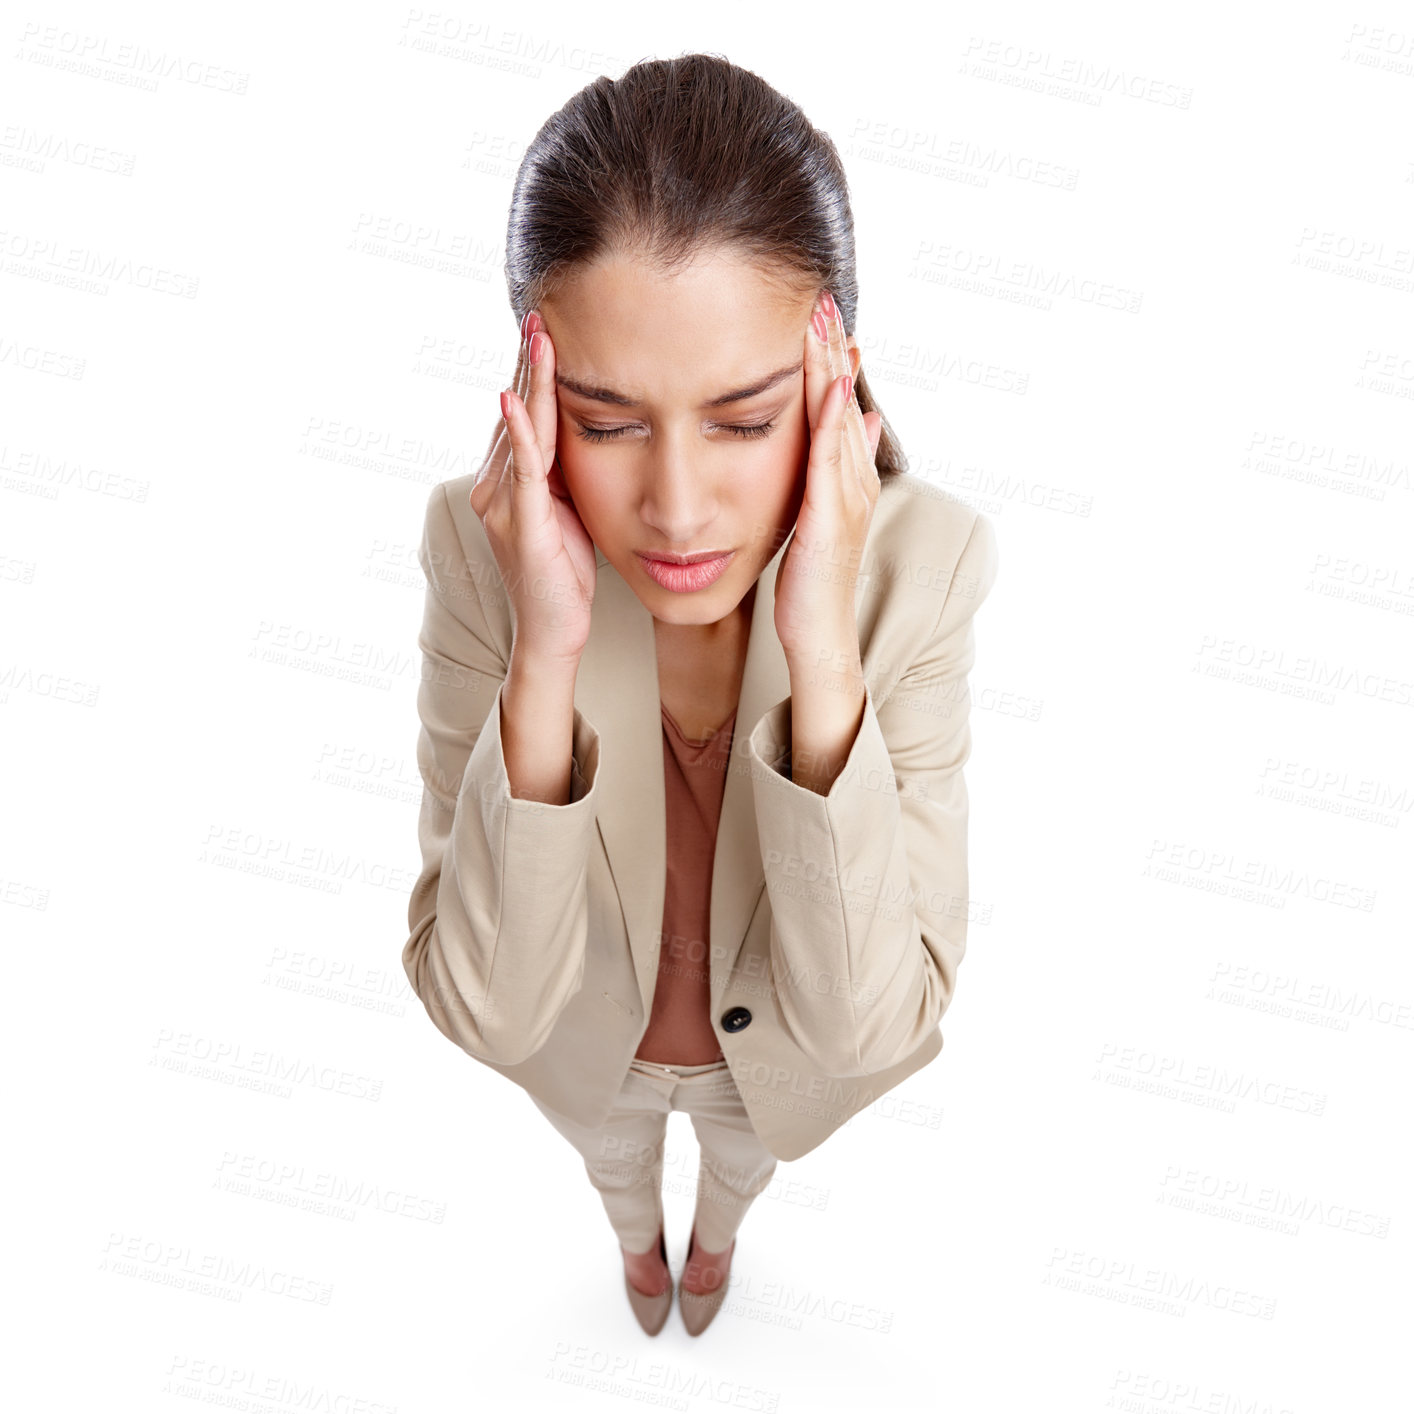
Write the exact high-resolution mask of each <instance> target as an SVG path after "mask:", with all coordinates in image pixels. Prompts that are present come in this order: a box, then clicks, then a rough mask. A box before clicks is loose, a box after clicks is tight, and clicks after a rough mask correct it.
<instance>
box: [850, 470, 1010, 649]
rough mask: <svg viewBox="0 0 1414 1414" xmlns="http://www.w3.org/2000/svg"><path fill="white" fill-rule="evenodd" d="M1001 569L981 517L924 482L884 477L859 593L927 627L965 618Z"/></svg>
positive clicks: (993, 533)
mask: <svg viewBox="0 0 1414 1414" xmlns="http://www.w3.org/2000/svg"><path fill="white" fill-rule="evenodd" d="M998 563H999V553H998V547H997V534H996V529H995V527H994V526H993V525H992V522H991V520H990V519H989V518H988V517H987V516H986V515H984V514H983V513H982V512H980V511H978V510H976V509H975V508H974V507H972V506H969V505H968V504H967V503H966V502H965V501H962V500H960V499H959V498H958V497H956V496H954V495H953V494H952V493H951V492H949V491H946V490H944V489H943V488H942V487H939V486H935V485H933V484H932V483H931V482H929V481H925V480H924V479H923V478H922V477H918V476H914V475H911V474H909V473H904V474H903V475H901V476H891V477H886V478H885V479H884V481H883V483H882V484H881V486H880V488H879V499H878V502H877V504H876V505H875V507H874V519H873V521H872V522H871V524H870V527H869V539H868V541H867V543H866V546H865V553H864V560H863V563H862V565H861V566H860V570H861V577H864V579H865V583H864V589H863V593H864V594H865V595H866V596H869V597H874V598H876V599H879V600H882V601H883V602H885V603H889V604H894V603H897V604H899V605H900V607H904V608H906V609H908V610H909V611H910V613H911V614H913V615H917V616H918V617H920V618H923V619H924V621H925V622H928V623H940V622H941V621H942V619H943V617H944V614H946V615H947V617H948V619H949V620H954V619H957V618H966V617H969V616H970V614H971V613H972V612H974V611H975V610H976V608H977V606H978V605H979V604H980V603H981V602H982V600H983V599H984V598H985V597H986V596H987V594H988V592H989V591H990V590H991V588H992V584H993V582H994V580H995V579H996V575H997V568H998Z"/></svg>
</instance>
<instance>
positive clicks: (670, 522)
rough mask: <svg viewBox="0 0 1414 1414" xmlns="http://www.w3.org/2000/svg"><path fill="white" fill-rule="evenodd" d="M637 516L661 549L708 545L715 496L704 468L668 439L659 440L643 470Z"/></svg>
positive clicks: (715, 516)
mask: <svg viewBox="0 0 1414 1414" xmlns="http://www.w3.org/2000/svg"><path fill="white" fill-rule="evenodd" d="M646 476H647V480H646V483H645V485H644V489H643V496H642V501H641V503H640V506H639V512H638V513H639V517H640V519H641V520H642V521H643V523H644V524H645V525H649V526H652V528H653V530H654V531H655V532H656V533H657V535H658V538H659V540H660V541H661V542H662V548H663V549H665V550H677V551H681V552H683V553H688V552H691V551H693V550H705V549H707V548H708V545H707V536H708V533H709V531H710V529H711V526H712V524H713V522H714V521H715V520H716V518H717V496H716V492H715V489H714V488H713V485H712V482H711V480H710V478H709V477H708V475H707V472H706V468H705V467H702V466H701V465H700V464H698V463H696V462H695V461H694V460H693V458H692V457H691V456H689V455H687V453H686V452H685V451H684V449H683V448H682V447H681V446H674V445H673V443H672V441H671V439H667V438H665V439H663V441H661V442H660V443H659V446H658V449H657V451H656V454H655V455H654V456H653V457H652V458H651V459H650V461H649V463H648V466H647V469H646Z"/></svg>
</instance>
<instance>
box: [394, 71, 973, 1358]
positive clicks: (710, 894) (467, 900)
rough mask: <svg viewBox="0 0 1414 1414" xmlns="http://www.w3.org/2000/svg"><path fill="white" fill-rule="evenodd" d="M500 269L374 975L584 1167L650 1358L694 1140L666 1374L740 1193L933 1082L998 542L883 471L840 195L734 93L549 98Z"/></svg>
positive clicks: (713, 1292) (778, 116) (885, 447)
mask: <svg viewBox="0 0 1414 1414" xmlns="http://www.w3.org/2000/svg"><path fill="white" fill-rule="evenodd" d="M506 269H507V276H508V283H509V288H510V296H511V305H512V308H513V309H514V310H515V313H516V314H517V316H518V317H519V318H520V319H521V344H520V355H519V359H518V362H517V365H516V373H515V380H514V387H513V389H512V390H508V391H507V392H506V393H503V394H502V398H501V410H502V418H501V421H500V422H499V423H498V425H497V428H496V432H495V435H494V437H493V439H492V443H491V447H490V449H489V451H488V454H487V457H486V460H485V463H484V465H483V466H482V468H481V469H480V471H479V472H478V473H477V475H476V476H475V477H464V478H459V479H457V480H453V481H450V482H447V483H444V484H443V485H441V486H438V487H437V488H436V489H435V490H434V491H433V493H432V495H431V497H430V499H429V501H428V505H427V513H426V522H425V529H424V538H423V544H422V549H421V562H422V566H423V569H424V572H425V573H426V575H427V580H428V591H427V597H426V608H425V618H424V624H423V630H422V634H421V636H420V639H419V642H420V645H421V648H422V651H423V655H424V670H423V681H422V683H421V686H420V688H419V693H418V711H419V715H420V717H421V721H422V731H421V734H420V736H419V741H418V764H419V767H420V769H421V772H422V775H423V779H424V782H425V786H426V790H425V794H424V803H423V813H422V816H421V819H420V823H419V837H420V843H421V849H422V856H423V869H422V872H421V875H420V877H419V879H418V881H417V885H416V888H415V889H414V891H413V894H412V899H411V902H410V905H409V911H408V921H409V925H410V927H411V935H410V937H409V938H408V940H407V943H406V946H405V948H404V950H403V963H404V966H405V968H406V970H407V974H408V977H409V979H410V981H411V983H412V985H413V987H414V989H415V990H416V992H417V994H418V996H419V997H420V998H421V999H422V1001H423V1003H424V1004H425V1006H426V1007H427V1010H428V1013H429V1014H430V1016H431V1017H432V1020H433V1021H434V1022H435V1023H436V1025H437V1026H438V1027H439V1029H440V1030H441V1031H442V1032H443V1033H444V1034H445V1035H446V1036H447V1037H449V1038H450V1039H451V1040H453V1041H455V1042H456V1043H457V1044H458V1045H459V1046H461V1047H462V1048H463V1049H464V1050H465V1051H467V1053H468V1054H470V1055H471V1056H473V1057H474V1058H475V1059H477V1060H479V1061H481V1062H482V1063H484V1064H486V1065H488V1066H490V1067H491V1068H492V1069H494V1070H497V1071H499V1072H500V1073H501V1074H503V1075H505V1076H506V1077H507V1078H508V1079H510V1080H513V1081H514V1082H515V1083H517V1084H518V1085H520V1086H522V1087H523V1088H524V1089H525V1090H526V1091H527V1092H528V1093H529V1094H530V1096H531V1098H532V1099H533V1100H534V1102H535V1104H536V1105H537V1107H538V1108H539V1109H540V1111H541V1113H542V1114H544V1115H545V1117H546V1118H547V1119H548V1120H549V1121H550V1123H551V1124H553V1125H554V1126H555V1127H556V1128H557V1129H559V1130H560V1132H561V1133H562V1134H564V1135H565V1137H566V1138H567V1139H568V1140H569V1141H570V1142H571V1143H572V1144H573V1145H574V1146H575V1148H576V1149H577V1150H578V1151H579V1152H580V1154H581V1155H582V1156H583V1158H584V1162H585V1167H586V1170H587V1172H588V1175H589V1178H590V1181H591V1182H592V1183H593V1184H594V1186H595V1187H596V1188H597V1189H598V1191H599V1193H600V1196H601V1198H602V1200H603V1203H604V1207H605V1211H606V1213H607V1215H608V1217H609V1220H610V1222H611V1223H612V1225H613V1227H614V1229H615V1232H616V1234H617V1235H618V1237H619V1242H620V1246H621V1249H622V1251H623V1259H624V1279H625V1286H626V1288H627V1292H628V1297H629V1301H630V1304H631V1305H632V1307H633V1310H634V1312H635V1313H636V1315H637V1316H638V1319H639V1321H640V1322H641V1323H642V1325H643V1327H644V1329H645V1330H647V1331H648V1332H649V1333H650V1334H654V1333H656V1332H657V1331H658V1330H660V1329H661V1328H662V1326H663V1323H664V1321H665V1320H666V1319H667V1315H668V1312H669V1309H670V1307H671V1305H672V1300H673V1286H672V1280H671V1273H670V1270H669V1268H668V1263H667V1245H666V1239H665V1234H664V1232H663V1227H662V1216H663V1206H662V1198H661V1187H660V1185H661V1175H662V1143H663V1137H664V1134H665V1128H666V1123H667V1115H668V1114H669V1112H670V1111H672V1110H674V1109H677V1110H684V1111H686V1112H687V1113H688V1114H689V1115H691V1117H692V1122H693V1126H694V1129H695V1132H696V1134H697V1138H698V1141H699V1145H700V1148H701V1167H700V1171H699V1182H698V1197H697V1207H696V1213H695V1220H694V1224H693V1229H692V1232H691V1233H690V1234H689V1246H688V1252H687V1260H686V1265H685V1267H684V1270H683V1273H682V1279H681V1283H680V1287H679V1301H680V1306H681V1310H682V1315H683V1319H684V1323H685V1324H686V1326H687V1328H688V1330H689V1331H691V1332H692V1333H693V1334H697V1333H699V1332H700V1331H701V1330H703V1329H704V1328H705V1327H706V1325H707V1324H708V1322H709V1321H710V1320H711V1319H712V1317H713V1315H714V1314H715V1313H716V1311H717V1310H718V1309H719V1308H720V1305H721V1302H722V1300H723V1297H724V1295H725V1293H726V1290H727V1283H728V1278H729V1272H730V1266H731V1261H732V1257H733V1252H734V1249H735V1246H736V1233H737V1229H738V1227H739V1226H740V1223H741V1220H742V1218H743V1217H744V1216H745V1213H746V1211H747V1209H748V1207H749V1206H750V1204H751V1202H752V1200H753V1199H754V1198H755V1197H756V1196H757V1195H759V1194H760V1193H761V1192H762V1191H763V1190H764V1189H765V1187H766V1185H767V1184H768V1183H769V1181H770V1178H771V1175H772V1173H773V1171H774V1169H775V1166H776V1162H777V1160H779V1159H795V1158H799V1157H800V1156H801V1155H803V1154H806V1153H808V1152H809V1151H810V1150H811V1149H813V1148H814V1147H816V1146H817V1145H818V1144H820V1143H821V1142H822V1141H823V1140H824V1139H825V1138H826V1137H828V1135H829V1134H831V1133H832V1132H833V1131H834V1130H835V1129H837V1128H838V1127H839V1126H840V1125H842V1124H843V1123H845V1122H846V1121H847V1120H848V1119H849V1118H850V1116H851V1115H853V1114H855V1113H857V1112H858V1111H859V1110H861V1109H863V1108H864V1107H865V1106H867V1105H868V1104H870V1103H872V1102H873V1101H874V1100H875V1099H877V1098H878V1097H879V1096H880V1095H882V1094H884V1093H885V1092H887V1091H888V1090H890V1089H892V1088H893V1087H894V1086H896V1085H897V1084H899V1082H900V1081H902V1080H904V1079H905V1078H907V1077H908V1076H909V1075H912V1074H913V1073H914V1072H915V1071H917V1070H918V1069H920V1068H921V1067H922V1066H924V1065H926V1064H927V1063H928V1062H929V1061H930V1060H932V1059H933V1058H934V1057H935V1056H936V1055H937V1054H938V1052H939V1051H940V1049H941V1047H942V1037H941V1034H940V1031H939V1028H938V1020H939V1017H940V1016H941V1015H942V1013H943V1011H944V1010H945V1008H946V1007H947V1005H948V1003H949V1001H950V1000H951V997H952V993H953V988H954V983H955V978H956V971H957V966H958V963H959V961H960V960H961V957H962V954H963V949H964V945H965V941H966V920H967V841H966V820H967V794H966V787H965V785H964V781H963V776H962V767H963V764H964V762H965V761H966V760H967V757H968V754H969V751H970V733H969V725H968V696H967V673H968V670H969V669H970V667H971V665H972V661H973V653H974V641H973V629H972V616H973V614H974V612H975V610H976V609H977V607H978V605H979V604H980V602H981V600H982V598H983V597H984V596H985V594H986V593H987V591H988V590H989V588H990V587H991V584H992V581H993V578H994V576H995V573H996V563H997V553H996V544H995V538H994V535H993V531H992V529H991V526H990V524H989V523H988V521H987V520H986V519H985V518H984V517H982V516H980V515H978V514H977V513H976V512H974V511H972V510H971V509H969V508H968V507H966V506H965V505H963V504H962V503H960V502H958V501H956V500H955V499H953V498H951V497H948V496H946V495H944V494H942V493H940V492H936V491H933V490H932V489H931V488H930V487H928V486H927V485H926V483H923V482H921V481H919V480H918V479H916V478H914V477H911V476H909V475H907V474H906V473H905V472H904V471H903V467H902V462H901V457H900V454H899V451H898V448H897V447H896V445H895V443H894V441H893V439H892V437H891V436H890V434H889V431H888V429H887V427H886V426H885V424H884V421H883V418H882V416H881V414H880V413H879V411H878V410H877V408H876V407H875V405H874V401H873V398H872V396H871V395H870V392H869V389H868V387H867V385H866V383H865V380H864V377H863V375H862V374H861V372H860V370H859V357H860V355H859V349H858V346H857V343H856V341H855V337H854V334H853V332H852V331H853V328H854V322H855V307H856V304H857V286H856V279H855V270H854V238H853V226H852V218H851V213H850V208H849V202H848V195H847V190H846V184H845V178H844V173H843V170H842V168H841V164H840V161H839V157H838V154H837V152H836V150H835V148H834V146H833V144H832V143H831V141H830V139H829V138H828V137H827V136H825V135H824V134H823V133H821V132H818V131H817V130H816V129H814V128H813V127H812V126H811V125H810V123H809V122H808V121H807V120H806V118H805V116H804V115H803V114H802V113H801V112H800V110H799V109H798V108H797V107H796V106H795V105H794V104H793V103H791V102H790V101H789V100H788V99H786V98H784V97H783V96H781V95H780V94H779V93H777V92H776V91H775V90H774V89H772V88H771V87H770V86H769V85H767V84H766V83H764V82H763V81H762V80H761V79H759V78H757V77H756V76H755V75H754V74H751V73H749V72H747V71H746V70H743V69H740V68H738V67H736V66H734V65H732V64H729V63H728V62H726V61H725V60H722V59H719V58H715V57H712V56H708V55H701V54H696V55H690V56H685V57H682V58H678V59H672V60H661V61H652V62H644V63H641V64H638V65H635V66H634V67H633V68H632V69H630V70H629V71H628V72H627V73H626V74H624V75H623V77H622V78H620V79H618V80H609V79H604V78H601V79H597V80H595V81H594V82H593V83H591V84H590V85H588V87H586V88H585V89H584V90H582V91H581V92H580V93H578V94H577V95H575V97H573V98H572V99H571V100H570V101H569V102H568V103H567V104H566V105H565V106H564V108H562V109H561V110H560V111H559V112H558V113H556V114H555V115H554V116H553V117H552V118H551V119H550V120H549V121H548V122H547V123H546V124H545V126H544V127H543V128H542V129H541V130H540V132H539V133H538V134H537V136H536V138H535V140H534V141H533V142H532V143H531V145H530V147H529V149H528V150H527V152H526V155H525V158H524V160H523V162H522V164H521V168H520V172H519V174H518V176H517V179H516V184H515V190H514V195H513V198H512V203H511V213H510V224H509V233H508V240H507V253H506Z"/></svg>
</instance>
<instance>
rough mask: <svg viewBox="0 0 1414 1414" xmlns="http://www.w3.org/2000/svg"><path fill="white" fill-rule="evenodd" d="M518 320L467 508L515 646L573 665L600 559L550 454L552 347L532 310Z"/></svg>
mask: <svg viewBox="0 0 1414 1414" xmlns="http://www.w3.org/2000/svg"><path fill="white" fill-rule="evenodd" d="M521 327H522V334H521V341H520V354H519V357H518V358H517V360H516V370H515V378H514V381H513V384H512V389H511V391H508V392H505V393H502V394H501V408H502V416H501V420H500V422H499V423H498V424H497V427H496V432H495V434H494V435H493V437H492V439H491V447H490V450H489V451H488V452H487V454H486V459H485V461H484V462H482V464H481V469H480V471H479V472H478V473H477V477H476V484H475V485H474V486H473V487H472V488H471V508H472V510H474V511H475V512H476V514H477V515H478V516H479V517H480V519H481V524H482V526H483V527H484V528H485V531H486V538H487V540H488V541H490V544H491V549H492V551H493V553H494V554H495V556H496V563H497V564H498V565H499V566H500V570H501V579H502V581H503V582H504V583H505V586H506V592H507V593H508V594H509V595H510V596H511V602H512V605H513V606H514V610H515V640H514V643H513V644H512V651H513V652H514V653H515V654H517V656H523V658H524V659H527V660H533V661H535V662H537V663H554V664H556V665H575V666H577V665H578V663H579V659H580V655H581V654H582V653H583V652H584V645H585V644H586V643H587V642H588V639H589V622H590V610H591V607H592V605H593V602H594V587H595V579H596V574H597V570H598V566H597V563H596V560H595V555H594V542H593V540H591V539H590V536H589V532H588V531H587V530H586V529H585V528H584V522H583V521H581V520H580V518H579V512H578V511H577V510H576V509H575V506H574V502H573V501H572V500H571V499H570V496H569V490H568V488H567V487H566V486H565V483H564V475H563V472H562V470H561V468H560V467H559V465H558V464H557V463H556V460H555V443H556V437H557V435H558V431H559V400H558V398H557V397H556V394H555V350H554V347H553V345H552V344H551V343H550V336H549V335H548V334H547V333H546V332H545V322H544V320H543V319H541V317H540V315H539V314H537V313H536V312H535V311H534V310H532V311H530V312H529V313H527V315H526V317H525V320H524V321H523V323H522V326H521ZM532 343H533V344H534V348H533V349H532V347H531V345H532ZM532 354H534V355H535V356H536V357H537V359H538V362H535V363H532V362H531V356H532Z"/></svg>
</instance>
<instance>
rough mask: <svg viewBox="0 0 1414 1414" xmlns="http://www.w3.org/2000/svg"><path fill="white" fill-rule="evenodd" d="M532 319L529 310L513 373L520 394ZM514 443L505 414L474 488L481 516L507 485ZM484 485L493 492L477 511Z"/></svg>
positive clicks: (474, 506)
mask: <svg viewBox="0 0 1414 1414" xmlns="http://www.w3.org/2000/svg"><path fill="white" fill-rule="evenodd" d="M530 319H531V315H530V312H529V311H527V312H526V315H525V318H523V319H522V320H521V321H520V331H521V338H520V343H519V345H518V346H517V348H516V362H515V368H514V369H513V370H512V373H511V388H512V390H513V391H515V392H517V393H520V392H522V391H523V390H524V387H525V383H526V376H525V373H526V369H527V367H528V366H529V363H528V350H529V346H530V343H529V340H528V339H527V338H526V336H525V331H526V329H527V327H528V325H529V322H530ZM510 459H511V442H510V431H509V429H508V428H507V426H506V418H505V414H504V413H503V414H502V415H501V417H500V418H499V419H498V420H497V422H496V427H495V430H494V431H493V432H492V433H491V441H490V444H489V445H488V446H487V448H486V455H485V457H484V458H483V459H482V462H481V466H480V469H479V470H478V473H477V477H476V481H475V483H474V484H473V485H472V488H471V495H472V498H473V499H472V503H471V504H472V509H473V510H476V511H477V514H478V515H482V516H484V515H485V513H486V507H487V506H488V505H489V504H490V501H491V498H492V497H493V496H494V495H495V494H496V492H498V491H499V490H500V489H501V487H502V486H503V485H505V484H507V478H506V473H507V471H508V469H509V467H510ZM482 484H489V485H490V487H491V490H490V491H486V492H483V493H482V494H481V496H480V498H479V501H480V508H479V509H478V508H477V507H478V498H477V496H476V491H477V487H478V486H481V485H482Z"/></svg>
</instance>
